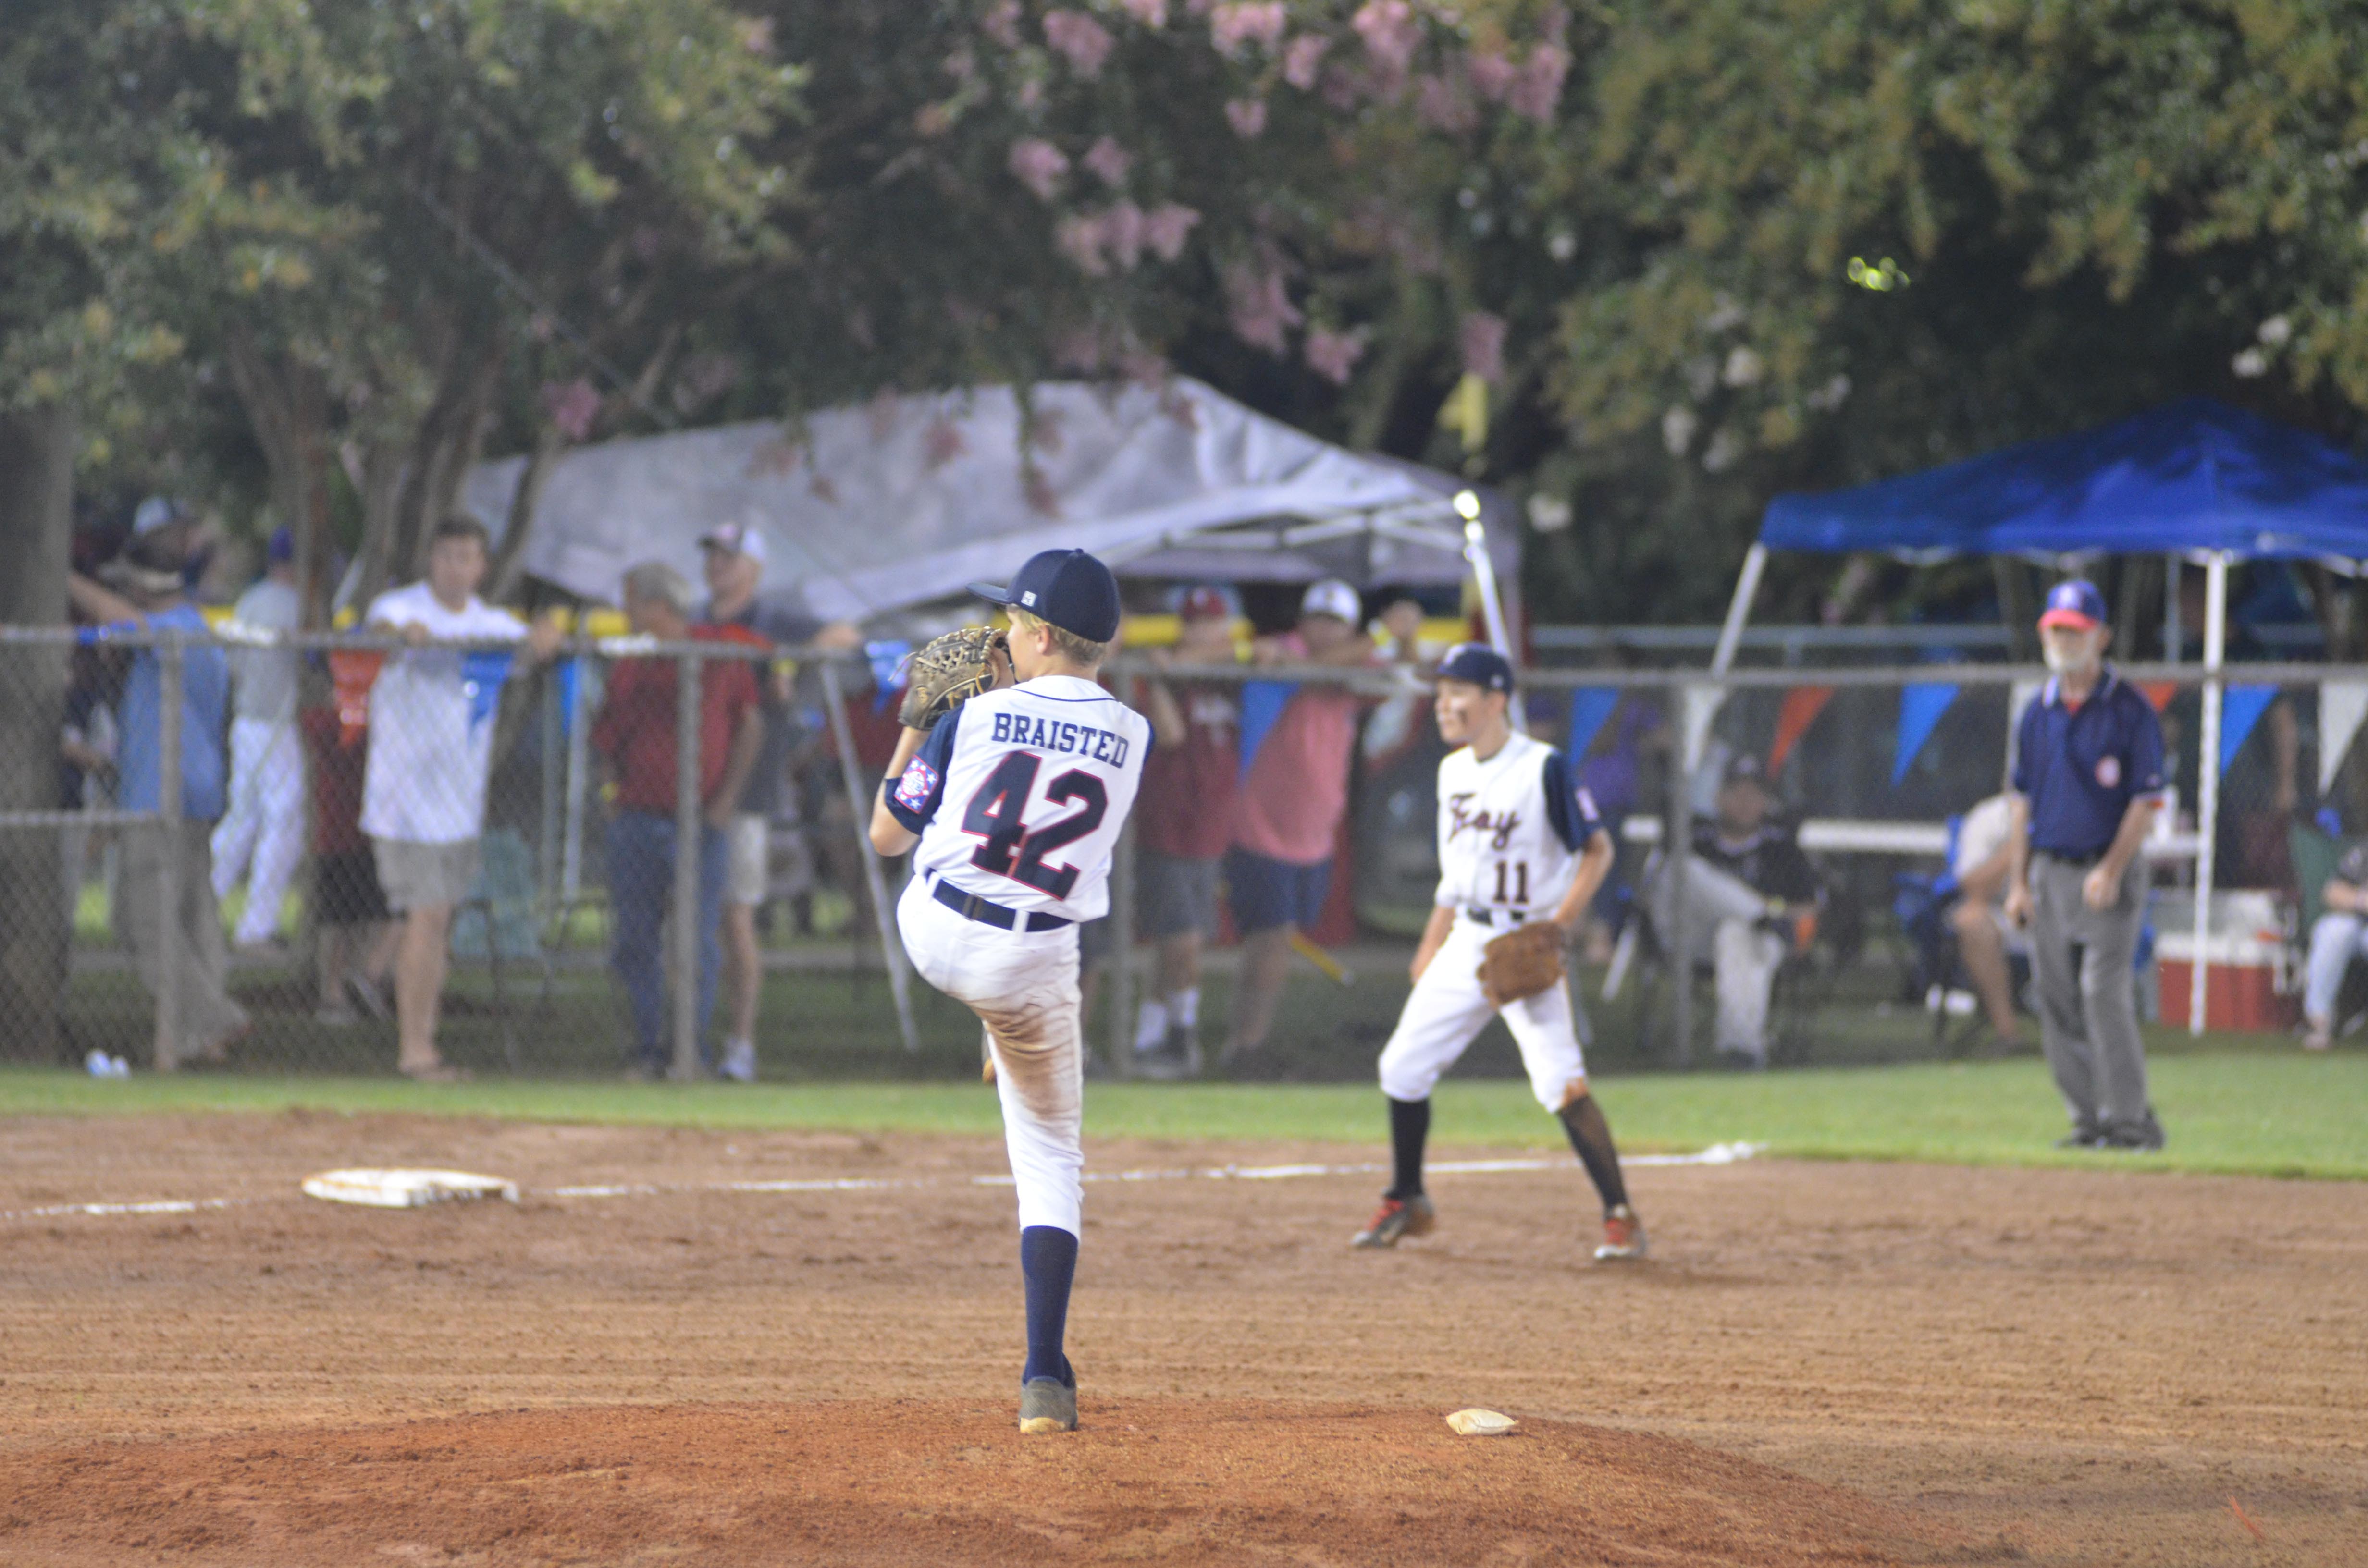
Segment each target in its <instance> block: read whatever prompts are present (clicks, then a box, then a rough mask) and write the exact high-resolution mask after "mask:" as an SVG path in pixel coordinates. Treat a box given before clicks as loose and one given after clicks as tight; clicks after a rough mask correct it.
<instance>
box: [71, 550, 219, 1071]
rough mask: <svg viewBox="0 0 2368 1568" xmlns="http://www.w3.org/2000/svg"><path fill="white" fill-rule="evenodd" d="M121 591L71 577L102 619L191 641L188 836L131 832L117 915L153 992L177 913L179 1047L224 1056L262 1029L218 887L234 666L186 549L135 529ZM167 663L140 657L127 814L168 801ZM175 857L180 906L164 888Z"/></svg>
mask: <svg viewBox="0 0 2368 1568" xmlns="http://www.w3.org/2000/svg"><path fill="white" fill-rule="evenodd" d="M102 575H104V576H106V577H107V578H108V580H109V581H110V582H112V583H113V584H114V585H115V586H116V587H117V588H119V589H120V590H121V591H120V592H114V591H110V590H109V589H108V588H107V587H103V586H101V585H99V584H97V583H95V582H93V581H91V580H90V579H89V578H87V577H85V576H83V575H81V574H79V573H77V574H74V575H72V576H70V577H69V578H68V579H67V586H68V589H69V591H70V592H71V593H72V595H73V597H74V608H75V609H76V610H77V611H78V612H80V613H81V614H82V615H83V616H85V618H87V619H91V620H95V621H97V622H99V623H101V624H102V625H120V626H123V627H126V628H127V629H130V630H143V631H173V632H179V633H180V634H182V635H183V636H184V637H187V638H188V639H190V641H189V642H188V643H187V644H186V645H185V647H184V648H183V651H182V653H181V715H180V725H181V757H180V767H181V822H180V828H179V837H178V838H177V839H176V838H175V837H173V836H172V835H171V834H170V832H169V831H168V830H167V828H166V827H165V824H163V823H161V822H157V823H151V824H146V825H144V826H141V827H135V828H133V829H131V831H130V832H128V833H127V834H126V835H124V842H123V901H122V903H120V904H119V905H118V906H117V908H116V920H117V923H118V926H119V927H120V929H121V931H122V932H123V936H124V939H125V940H126V941H127V942H129V943H130V944H131V954H132V959H133V961H134V962H135V963H137V964H138V966H139V969H140V979H141V981H142V983H144V984H145V985H146V986H147V987H148V990H149V994H152V995H154V994H157V993H158V992H160V991H161V990H162V989H163V987H164V983H165V968H164V948H165V923H166V922H167V921H169V922H171V923H172V926H173V929H174V933H175V940H174V943H173V950H174V954H175V956H176V965H175V971H174V973H173V976H172V981H173V984H174V997H175V1000H176V1003H177V1004H178V1007H179V1012H180V1038H179V1039H178V1040H175V1041H174V1042H173V1049H174V1051H175V1052H176V1055H177V1057H178V1059H179V1060H180V1061H182V1062H193V1061H197V1062H220V1061H222V1060H223V1058H224V1057H225V1056H226V1055H227V1053H228V1051H229V1049H230V1047H231V1046H232V1045H233V1044H235V1043H237V1041H238V1040H240V1039H241V1038H242V1037H243V1036H245V1034H246V1032H247V1031H248V1029H249V1028H251V1027H252V1025H251V1023H250V1021H249V1019H248V1017H247V1015H246V1009H245V1008H244V1007H241V1006H239V1005H238V1004H237V1003H236V1002H233V1000H231V997H230V993H229V990H228V989H227V985H226V981H227V978H228V973H229V967H230V955H229V952H228V950H227V949H226V947H225V945H224V943H223V940H222V906H221V904H220V903H217V902H216V900H215V897H214V882H213V851H212V846H211V839H212V837H213V828H214V819H216V818H217V817H219V816H221V815H222V794H223V790H222V772H223V768H222V718H223V710H224V709H225V708H226V707H227V706H228V701H229V697H230V664H229V661H228V660H227V659H225V658H224V657H223V656H222V649H221V647H220V646H218V645H217V644H216V643H215V642H213V641H212V638H211V632H210V631H209V630H208V628H207V626H206V618H205V617H204V616H202V615H200V614H199V613H198V608H197V607H196V606H195V605H192V604H191V603H189V600H188V595H187V593H185V592H184V590H183V588H182V583H181V557H180V555H179V554H178V552H177V551H176V550H175V549H174V548H172V547H171V546H170V545H169V544H167V543H166V542H165V541H162V540H144V539H135V540H132V541H131V545H130V546H129V547H128V548H127V549H126V550H125V551H124V553H123V556H122V557H121V558H120V560H117V561H114V562H109V563H108V568H107V570H106V571H105V572H104V573H103V574H102ZM164 702H165V692H164V669H163V662H162V660H161V659H160V658H159V656H158V654H157V651H156V650H155V649H154V648H142V649H141V650H140V651H139V652H138V653H136V654H134V655H133V656H132V660H131V675H130V676H129V678H127V679H126V681H125V682H124V687H123V723H122V740H121V743H120V771H119V773H118V775H117V777H118V779H119V780H120V782H119V786H118V790H117V803H118V804H119V805H120V806H121V808H122V809H123V810H125V811H127V812H157V811H160V810H162V801H163V800H164V785H163V779H164V756H165V751H164V745H165V742H164ZM167 857H171V858H172V859H173V862H174V866H175V873H176V875H175V886H176V888H177V889H178V893H179V898H178V906H177V907H174V908H168V907H166V905H165V899H164V897H163V884H164V881H165V860H166V858H167Z"/></svg>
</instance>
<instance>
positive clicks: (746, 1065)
mask: <svg viewBox="0 0 2368 1568" xmlns="http://www.w3.org/2000/svg"><path fill="white" fill-rule="evenodd" d="M718 1071H719V1072H721V1073H722V1074H723V1075H724V1076H725V1077H727V1078H729V1079H731V1080H732V1081H733V1082H734V1083H735V1084H753V1083H755V1082H756V1081H757V1042H756V1041H755V1040H726V1041H724V1042H723V1066H722V1067H721V1068H719V1069H718Z"/></svg>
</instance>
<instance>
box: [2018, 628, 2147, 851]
mask: <svg viewBox="0 0 2368 1568" xmlns="http://www.w3.org/2000/svg"><path fill="white" fill-rule="evenodd" d="M2014 788H2015V790H2016V792H2017V793H2019V794H2021V795H2022V796H2024V797H2025V798H2027V799H2028V800H2029V801H2031V846H2032V848H2033V849H2038V850H2043V851H2044V852H2045V853H2047V854H2050V855H2055V856H2058V857H2061V858H2065V859H2067V860H2092V859H2094V858H2097V857H2098V856H2100V855H2102V854H2103V853H2104V852H2105V851H2106V850H2107V849H2109V848H2111V847H2112V843H2113V835H2116V834H2118V833H2119V832H2120V831H2121V828H2122V818H2123V815H2124V814H2125V813H2126V812H2128V811H2129V807H2130V802H2131V801H2133V800H2135V799H2137V798H2139V797H2141V796H2145V795H2158V794H2160V793H2161V792H2162V721H2161V720H2159V719H2157V718H2156V717H2155V711H2154V704H2152V703H2151V702H2148V701H2147V700H2146V694H2145V693H2144V692H2142V691H2139V690H2138V689H2137V688H2136V687H2133V686H2132V685H2130V683H2129V682H2127V681H2125V680H2123V678H2122V677H2121V676H2118V675H2116V674H2115V673H2114V672H2113V671H2112V669H2110V668H2109V669H2107V670H2105V671H2104V673H2103V674H2102V675H2101V676H2100V677H2099V679H2098V682H2097V685H2096V687H2095V689H2093V690H2092V691H2090V692H2089V699H2088V700H2087V701H2085V702H2083V703H2081V704H2080V706H2079V707H2078V708H2074V707H2072V706H2071V705H2070V704H2068V703H2066V701H2065V700H2064V695H2063V690H2062V683H2061V681H2060V680H2057V679H2055V678H2050V679H2049V681H2048V683H2047V686H2046V688H2045V689H2044V690H2043V691H2041V692H2040V694H2039V696H2038V697H2037V698H2036V699H2033V700H2032V704H2031V706H2030V707H2028V708H2026V709H2024V710H2022V725H2021V730H2020V731H2019V732H2018V733H2017V740H2016V743H2015V762H2014Z"/></svg>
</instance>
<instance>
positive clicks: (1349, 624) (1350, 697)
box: [1224, 578, 1381, 1062]
mask: <svg viewBox="0 0 2368 1568" xmlns="http://www.w3.org/2000/svg"><path fill="white" fill-rule="evenodd" d="M1361 615H1362V610H1361V608H1360V605H1359V603H1358V600H1357V590H1356V589H1354V588H1352V587H1350V586H1349V585H1348V584H1346V583H1343V582H1341V581H1339V580H1338V579H1337V578H1326V580H1325V581H1323V582H1320V583H1315V584H1311V585H1309V586H1308V589H1307V592H1306V593H1305V595H1304V596H1303V597H1301V599H1300V601H1299V625H1298V628H1297V629H1296V630H1295V631H1289V632H1285V633H1284V634H1283V635H1282V636H1281V637H1271V638H1262V639H1260V640H1259V642H1258V644H1257V645H1256V647H1255V649H1254V653H1255V656H1256V657H1257V659H1258V662H1259V663H1261V664H1314V665H1374V664H1378V663H1379V662H1381V654H1380V652H1379V650H1377V649H1376V648H1375V647H1374V646H1373V644H1372V642H1369V641H1367V640H1366V639H1365V638H1364V637H1362V636H1360V635H1359V633H1358V630H1357V629H1358V623H1359V620H1360V619H1361ZM1363 705H1364V699H1361V698H1360V697H1358V696H1357V695H1356V694H1355V693H1354V692H1352V691H1350V690H1349V688H1348V687H1345V686H1335V685H1332V684H1331V683H1329V682H1323V683H1317V684H1310V685H1306V686H1302V687H1300V688H1299V689H1298V690H1297V691H1294V692H1292V694H1291V698H1290V700H1289V701H1287V702H1285V703H1284V704H1283V709H1282V712H1281V714H1280V715H1279V716H1278V717H1277V718H1276V719H1275V722H1274V727H1273V728H1272V729H1270V730H1269V731H1268V732H1267V733H1266V736H1265V738H1264V740H1263V741H1261V742H1260V743H1259V744H1258V756H1256V757H1255V758H1254V759H1253V760H1252V761H1251V763H1250V766H1249V770H1248V772H1247V774H1246V775H1245V776H1244V778H1243V779H1242V785H1241V792H1240V794H1239V795H1238V796H1236V797H1235V810H1234V832H1233V846H1232V848H1231V849H1230V850H1229V851H1228V852H1227V854H1226V856H1225V891H1226V902H1227V903H1230V904H1231V905H1232V906H1233V912H1234V925H1235V927H1236V928H1237V929H1238V930H1239V931H1240V932H1241V936H1242V968H1241V981H1240V983H1239V984H1238V985H1237V986H1236V988H1235V992H1234V1017H1233V1028H1232V1030H1231V1034H1230V1038H1229V1039H1228V1040H1227V1041H1226V1043H1225V1052H1224V1060H1226V1061H1228V1062H1231V1061H1234V1060H1235V1059H1237V1058H1239V1057H1241V1056H1244V1055H1246V1054H1247V1053H1249V1052H1251V1051H1257V1050H1258V1049H1259V1048H1261V1047H1262V1046H1264V1045H1265V1044H1266V1037H1267V1034H1268V1032H1269V1030H1271V1029H1272V1028H1274V1011H1275V1007H1276V1005H1277V1004H1278V1003H1280V1002H1281V1000H1282V987H1283V983H1284V981H1285V980H1287V979H1288V978H1289V977H1290V973H1291V938H1292V934H1293V933H1294V932H1296V931H1301V930H1304V929H1306V928H1307V927H1309V926H1313V925H1315V921H1316V918H1317V917H1318V916H1319V915H1322V914H1323V912H1324V895H1325V893H1326V892H1327V891H1328V890H1329V888H1330V886H1331V879H1332V846H1333V842H1334V839H1335V837H1336V836H1337V835H1338V833H1339V830H1340V818H1341V817H1342V815H1343V814H1344V813H1346V812H1347V811H1348V809H1349V765H1350V764H1351V763H1352V762H1353V761H1354V753H1355V750H1356V744H1357V715H1358V713H1359V711H1360V710H1361V708H1362V707H1363Z"/></svg>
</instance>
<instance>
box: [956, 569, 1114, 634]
mask: <svg viewBox="0 0 2368 1568" xmlns="http://www.w3.org/2000/svg"><path fill="white" fill-rule="evenodd" d="M970 591H971V592H972V593H973V594H976V595H977V596H978V597H980V598H983V599H985V601H986V602H987V603H989V604H995V605H1002V606H1005V607H1006V608H1010V609H1024V610H1026V611H1027V612H1028V613H1029V614H1030V615H1032V616H1034V617H1035V618H1036V619H1039V620H1042V621H1044V622H1047V623H1048V624H1050V625H1053V626H1057V627H1059V628H1060V629H1061V630H1062V631H1074V632H1076V634H1077V635H1078V636H1080V637H1082V638H1084V639H1085V640H1086V641H1087V642H1109V641H1110V639H1111V638H1113V637H1116V636H1117V635H1118V613H1119V612H1118V579H1117V578H1116V577H1114V576H1112V575H1111V574H1110V568H1109V567H1107V566H1105V565H1103V564H1102V563H1101V562H1099V561H1097V560H1095V559H1094V558H1093V557H1092V556H1090V555H1087V553H1086V552H1085V551H1082V550H1044V551H1038V552H1037V553H1035V554H1034V555H1031V556H1030V557H1029V558H1028V563H1027V564H1026V565H1024V566H1022V567H1021V568H1020V569H1019V571H1018V572H1015V573H1013V574H1012V577H1011V585H1010V586H1009V587H1008V588H998V587H996V585H994V584H992V583H973V584H972V585H970Z"/></svg>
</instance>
